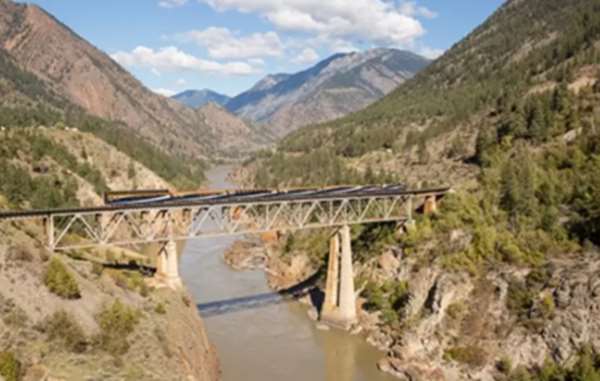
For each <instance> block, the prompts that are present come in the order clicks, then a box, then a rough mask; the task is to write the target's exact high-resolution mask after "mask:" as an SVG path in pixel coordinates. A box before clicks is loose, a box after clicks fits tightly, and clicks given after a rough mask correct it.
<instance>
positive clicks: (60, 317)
mask: <svg viewBox="0 0 600 381" xmlns="http://www.w3.org/2000/svg"><path fill="white" fill-rule="evenodd" d="M43 330H44V332H45V333H46V335H47V337H48V340H49V341H51V342H53V343H56V344H58V345H59V347H60V348H64V349H65V350H67V351H70V352H73V353H82V352H84V351H85V350H86V348H87V344H88V341H87V338H86V336H85V333H84V332H83V329H82V328H81V326H80V325H79V324H78V323H77V321H76V320H75V319H74V318H73V317H72V316H71V315H70V314H69V313H67V312H66V311H63V310H60V311H56V312H54V313H53V314H52V315H51V316H49V317H48V318H47V319H46V321H45V324H44V327H43Z"/></svg>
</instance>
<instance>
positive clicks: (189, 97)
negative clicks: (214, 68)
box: [171, 89, 231, 108]
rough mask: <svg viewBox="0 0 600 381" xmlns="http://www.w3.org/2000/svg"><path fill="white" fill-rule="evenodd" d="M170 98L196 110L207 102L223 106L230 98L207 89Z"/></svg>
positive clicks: (185, 92) (184, 92) (187, 91)
mask: <svg viewBox="0 0 600 381" xmlns="http://www.w3.org/2000/svg"><path fill="white" fill-rule="evenodd" d="M171 98H173V99H175V100H176V101H179V102H181V103H183V104H184V105H186V106H189V107H191V108H198V107H200V106H204V105H205V104H207V103H209V102H213V103H215V104H217V105H219V106H225V104H226V103H227V102H228V101H229V100H230V99H231V97H229V96H227V95H223V94H219V93H217V92H215V91H212V90H209V89H203V90H186V91H183V92H181V93H179V94H175V95H173V96H172V97H171Z"/></svg>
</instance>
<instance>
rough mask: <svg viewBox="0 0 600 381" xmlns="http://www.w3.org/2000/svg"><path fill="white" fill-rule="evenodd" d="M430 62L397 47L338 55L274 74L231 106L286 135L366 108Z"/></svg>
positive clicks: (231, 103) (240, 96)
mask: <svg viewBox="0 0 600 381" xmlns="http://www.w3.org/2000/svg"><path fill="white" fill-rule="evenodd" d="M428 63H429V61H428V60H427V59H425V58H423V57H420V56H417V55H415V54H413V53H410V52H406V51H400V50H395V49H374V50H370V51H367V52H363V53H349V54H336V55H334V56H332V57H330V58H328V59H326V60H324V61H322V62H320V63H318V64H316V65H315V66H313V67H311V68H309V69H307V70H305V71H302V72H299V73H295V74H276V75H270V76H268V77H266V78H264V79H263V80H261V81H260V82H258V83H257V84H256V85H255V86H254V87H253V88H252V89H250V90H248V91H246V92H244V93H242V94H240V95H238V96H236V97H234V98H232V99H231V100H230V101H229V102H228V103H227V105H226V107H227V109H229V110H230V111H232V112H234V113H235V114H237V115H239V116H240V117H242V118H245V119H249V120H252V121H255V122H258V123H262V124H266V125H268V126H269V129H270V130H271V131H272V132H273V133H274V134H275V135H276V136H279V137H282V136H284V135H285V134H286V133H289V132H290V131H293V130H295V129H296V128H298V127H300V126H304V125H307V124H311V123H317V122H323V121H328V120H331V119H335V118H338V117H341V116H344V115H347V114H349V113H351V112H353V111H357V110H359V109H361V108H364V107H365V106H367V105H368V104H370V103H372V102H374V101H375V100H377V99H379V98H381V97H382V96H384V95H385V94H387V93H389V92H390V91H392V90H393V89H394V88H395V87H396V86H398V85H399V84H400V83H402V82H404V81H405V80H407V79H409V78H411V77H412V76H413V75H415V73H417V72H418V71H420V70H421V69H423V68H424V67H425V66H427V64H428Z"/></svg>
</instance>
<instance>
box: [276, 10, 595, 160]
mask: <svg viewBox="0 0 600 381" xmlns="http://www.w3.org/2000/svg"><path fill="white" fill-rule="evenodd" d="M530 15H536V16H535V17H536V18H537V19H539V20H544V22H539V23H531V21H530V19H529V18H530ZM599 24H600V12H599V11H598V5H597V4H596V3H595V1H594V0H575V1H571V2H570V3H569V7H564V4H563V2H562V1H561V0H549V1H527V2H521V3H519V4H515V5H513V6H504V7H502V8H501V9H500V10H499V11H498V12H497V13H496V14H495V15H494V16H492V17H491V18H490V19H489V20H488V21H487V22H486V23H484V24H483V25H482V26H480V27H479V28H478V29H476V30H475V32H474V33H473V34H471V35H470V36H469V37H467V38H466V39H465V40H463V41H461V42H460V43H458V44H456V45H455V46H454V47H453V48H452V49H451V50H450V51H449V52H448V53H447V54H446V55H444V56H443V57H442V58H441V59H440V60H438V61H436V62H434V63H433V64H431V65H430V66H429V67H427V68H426V69H425V70H423V71H422V72H420V73H419V74H418V75H417V76H416V77H415V78H414V79H413V80H411V81H408V82H407V83H406V84H404V85H402V86H400V87H398V89H396V90H395V91H394V92H392V93H391V94H390V95H388V96H386V97H384V98H383V99H381V100H380V101H379V102H376V103H375V104H373V105H372V106H370V107H368V108H367V109H365V110H362V111H360V112H357V113H355V114H352V115H349V116H347V117H345V118H341V119H338V120H335V121H332V122H329V123H325V124H322V125H317V126H311V127H309V128H303V129H300V130H298V131H297V132H295V133H293V134H291V135H289V136H288V137H287V138H286V139H285V140H284V141H283V142H282V144H280V149H281V150H283V151H286V152H290V153H295V154H299V153H300V154H303V155H305V154H308V153H310V152H311V151H312V150H313V149H314V147H327V148H329V149H330V150H332V151H334V152H335V153H336V155H337V156H340V157H347V158H348V157H360V156H362V155H364V154H365V153H368V152H371V151H377V150H384V149H391V150H393V151H395V152H402V151H404V150H405V149H406V148H409V147H412V146H425V145H426V143H427V142H428V141H430V140H431V139H432V138H434V137H437V136H440V135H442V134H444V133H447V132H450V131H452V130H454V129H455V128H457V127H460V126H461V125H464V124H466V123H468V122H469V120H470V119H471V118H472V117H473V116H475V115H477V114H478V113H480V112H483V111H487V110H489V109H491V108H496V107H503V106H504V103H503V102H504V101H505V100H506V99H507V98H514V99H518V98H522V97H523V96H524V94H525V93H526V92H527V91H528V90H529V89H530V88H531V87H532V86H534V85H536V84H543V83H545V82H546V81H559V82H561V81H564V80H566V81H568V80H569V79H570V78H572V76H573V74H574V72H575V70H576V69H577V68H579V67H581V66H583V65H586V64H588V63H596V62H598V56H599V54H598V50H597V48H595V47H594V42H595V41H596V40H597V39H598V38H599V37H600V28H598V25H599ZM492 28H493V31H491V29H492ZM515 35H518V36H521V37H520V38H514V36H515ZM550 39H552V40H551V43H549V42H550ZM541 117H543V115H538V116H537V117H536V119H537V120H536V123H537V122H538V121H541V119H542V118H541ZM411 124H416V125H420V126H422V127H424V128H423V129H422V130H421V131H420V132H417V131H416V130H414V128H410V132H405V131H406V130H407V129H408V126H409V125H411ZM291 157H294V159H296V160H298V159H299V158H298V157H297V156H296V155H292V156H291Z"/></svg>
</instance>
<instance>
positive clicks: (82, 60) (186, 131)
mask: <svg viewBox="0 0 600 381" xmlns="http://www.w3.org/2000/svg"><path fill="white" fill-rule="evenodd" d="M0 49H3V50H4V51H5V52H7V53H8V54H9V55H10V56H11V57H12V58H13V59H14V60H15V61H16V62H17V64H18V65H19V66H20V67H21V68H22V69H24V70H25V71H28V72H31V73H33V74H34V75H36V76H37V77H39V78H41V79H42V80H43V81H44V82H46V83H47V84H48V85H49V86H50V87H51V88H52V90H54V92H55V93H57V94H60V95H61V96H62V97H64V98H66V99H68V100H69V101H70V102H72V103H74V104H76V105H79V106H81V107H83V108H84V109H85V110H87V111H88V112H89V113H91V114H93V115H96V116H100V117H103V118H106V119H109V120H114V121H120V122H122V123H123V124H124V126H123V128H131V129H133V130H134V131H136V132H137V133H138V134H139V135H141V136H143V137H145V138H146V139H147V140H149V141H151V142H153V144H154V145H155V146H157V147H160V148H161V149H163V150H165V151H166V150H168V151H169V152H176V153H177V154H179V155H183V156H187V157H195V158H198V157H212V156H213V155H215V154H217V153H219V147H220V146H221V145H222V143H224V142H225V140H224V137H223V135H224V134H225V133H226V132H227V131H221V130H216V129H214V128H211V126H209V125H208V124H206V123H207V120H206V116H205V115H204V114H203V113H202V112H198V111H196V110H194V109H191V108H189V107H186V106H184V105H182V104H180V103H179V102H177V101H175V100H172V99H168V98H165V97H162V96H160V95H157V94H154V93H153V92H151V91H150V90H148V89H147V88H145V87H144V86H143V85H142V84H141V83H140V82H139V81H138V80H136V79H135V78H134V77H133V76H132V75H130V74H129V73H128V72H127V71H125V70H124V69H123V68H122V67H121V66H119V65H118V64H117V63H116V62H115V61H113V60H112V59H111V58H110V57H109V56H108V55H106V54H105V53H103V52H102V51H100V50H98V49H97V48H95V47H94V46H92V45H91V44H89V43H88V42H87V41H85V40H83V39H82V38H81V37H79V36H78V35H76V34H75V32H73V31H72V30H70V29H68V28H67V27H66V26H65V25H63V24H61V23H60V22H59V21H58V20H56V19H55V18H54V17H52V16H51V15H49V14H48V13H46V12H45V11H43V10H42V9H40V8H39V7H37V6H35V5H25V4H15V3H13V2H12V1H9V0H2V1H0ZM228 118H230V119H231V117H228ZM238 123H242V122H238ZM228 126H229V125H228V124H222V125H221V127H222V128H227V127H228ZM238 132H240V131H239V130H238ZM253 140H254V139H253V135H252V130H251V129H249V128H247V129H246V130H245V131H244V134H242V135H240V134H238V135H237V139H236V141H235V142H233V143H237V144H238V146H239V147H246V142H247V141H253ZM230 143H231V142H230Z"/></svg>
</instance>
